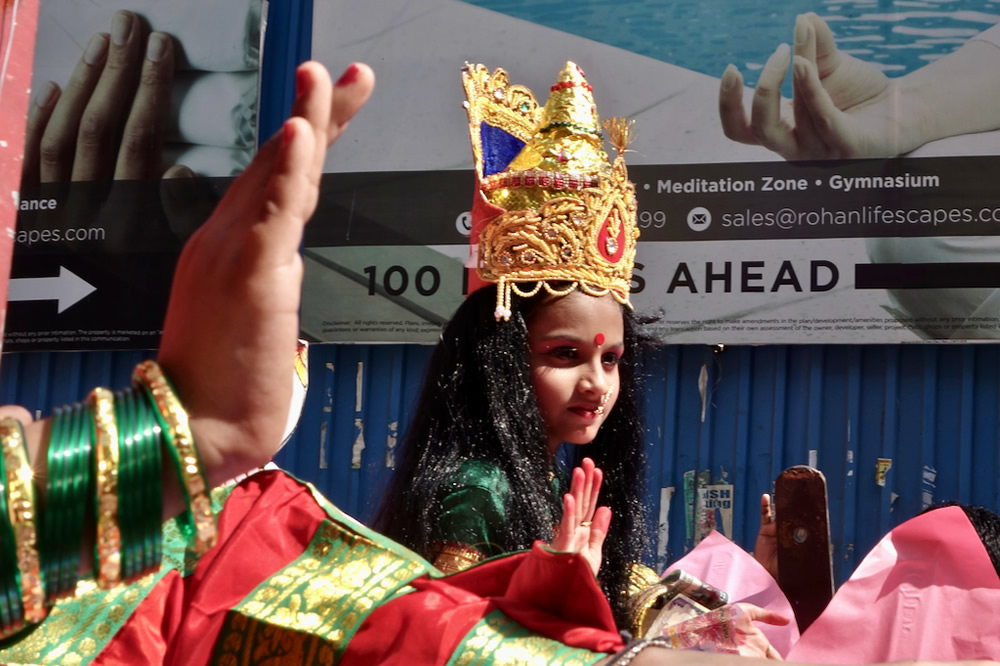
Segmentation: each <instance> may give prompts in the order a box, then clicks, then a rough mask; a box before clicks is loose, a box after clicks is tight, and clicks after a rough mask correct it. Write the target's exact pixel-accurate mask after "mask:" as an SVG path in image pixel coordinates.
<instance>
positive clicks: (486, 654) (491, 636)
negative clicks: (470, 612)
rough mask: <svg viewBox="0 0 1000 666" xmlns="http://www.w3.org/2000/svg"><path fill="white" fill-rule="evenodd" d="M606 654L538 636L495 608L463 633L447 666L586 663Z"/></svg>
mask: <svg viewBox="0 0 1000 666" xmlns="http://www.w3.org/2000/svg"><path fill="white" fill-rule="evenodd" d="M607 656H608V655H606V654H602V653H597V652H590V651H589V650H583V649H579V648H572V647H568V646H566V645H564V644H563V643H559V642H558V641H554V640H552V639H550V638H545V637H544V636H539V635H537V634H534V633H532V632H530V631H529V630H528V629H526V628H525V627H523V626H521V625H520V624H518V623H517V622H515V621H514V620H511V619H510V618H508V617H507V616H506V615H504V614H503V613H501V612H500V611H494V612H493V613H490V614H489V615H487V616H486V617H485V618H483V619H482V620H480V621H479V622H478V623H477V624H476V626H474V627H473V628H472V629H471V630H470V631H469V633H468V634H466V635H465V638H464V639H462V642H461V643H460V644H459V646H458V649H456V650H455V653H454V654H453V655H452V657H451V659H450V660H449V661H448V666H494V665H495V666H500V665H501V664H503V666H531V665H533V664H555V665H556V666H588V665H590V664H594V663H596V662H598V661H600V660H601V659H604V658H605V657H607Z"/></svg>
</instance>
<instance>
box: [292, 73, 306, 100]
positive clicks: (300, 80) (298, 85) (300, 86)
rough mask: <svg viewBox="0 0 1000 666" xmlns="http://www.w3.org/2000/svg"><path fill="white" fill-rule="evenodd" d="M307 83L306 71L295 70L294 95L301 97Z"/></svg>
mask: <svg viewBox="0 0 1000 666" xmlns="http://www.w3.org/2000/svg"><path fill="white" fill-rule="evenodd" d="M306 83H307V77H306V70H305V69H303V68H301V67H299V68H298V69H297V70H295V94H296V96H298V95H301V94H302V93H303V92H304V91H305V87H306Z"/></svg>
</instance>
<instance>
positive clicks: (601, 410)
mask: <svg viewBox="0 0 1000 666" xmlns="http://www.w3.org/2000/svg"><path fill="white" fill-rule="evenodd" d="M614 390H615V387H614V386H611V387H609V388H608V390H607V391H605V392H604V393H603V394H602V395H601V404H600V405H598V407H597V409H596V410H595V411H596V412H597V415H598V416H600V415H602V414H604V405H606V404H608V400H609V399H610V398H611V392H612V391H614Z"/></svg>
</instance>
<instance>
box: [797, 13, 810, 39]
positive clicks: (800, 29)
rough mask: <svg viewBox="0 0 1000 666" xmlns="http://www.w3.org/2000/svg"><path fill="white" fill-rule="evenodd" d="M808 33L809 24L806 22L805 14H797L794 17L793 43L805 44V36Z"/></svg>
mask: <svg viewBox="0 0 1000 666" xmlns="http://www.w3.org/2000/svg"><path fill="white" fill-rule="evenodd" d="M808 34H809V26H808V24H807V23H806V17H805V16H797V17H796V18H795V43H796V44H805V43H806V36H807V35H808Z"/></svg>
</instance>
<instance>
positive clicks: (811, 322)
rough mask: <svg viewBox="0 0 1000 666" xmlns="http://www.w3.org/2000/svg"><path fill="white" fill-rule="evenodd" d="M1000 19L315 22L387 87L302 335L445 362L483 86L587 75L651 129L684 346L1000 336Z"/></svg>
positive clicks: (340, 208)
mask: <svg viewBox="0 0 1000 666" xmlns="http://www.w3.org/2000/svg"><path fill="white" fill-rule="evenodd" d="M997 23H1000V12H998V11H997V10H996V7H995V6H994V5H993V4H991V3H989V2H985V1H981V0H957V1H955V2H943V1H937V0H928V1H927V2H921V3H919V6H917V5H916V4H913V5H911V4H905V5H904V4H901V3H892V2H885V1H877V2H844V3H833V4H831V3H820V2H817V1H815V0H797V1H795V2H790V3H784V4H779V5H775V4H774V3H765V2H759V1H757V0H732V1H731V2H726V3H721V2H698V1H697V0H680V1H671V2H666V1H663V2H649V1H645V0H643V1H639V0H627V1H624V2H620V1H618V2H611V1H610V0H609V1H607V2H593V3H587V4H586V5H585V6H584V5H580V6H576V5H575V6H573V7H567V8H565V9H562V8H560V9H555V8H553V6H552V5H551V3H533V2H528V1H526V0H524V1H521V2H515V1H501V0H475V1H474V2H461V1H459V0H427V1H426V2H422V3H419V4H414V3H405V2H402V1H400V0H390V1H387V2H380V3H359V2H350V1H349V0H343V1H336V2H323V3H316V5H315V9H314V17H313V42H312V44H313V57H314V58H315V59H317V60H319V61H321V62H323V63H324V64H326V65H327V66H328V67H329V68H330V69H331V71H340V70H341V69H342V68H343V67H344V66H346V65H347V64H348V63H349V62H351V61H353V60H363V61H366V62H368V63H369V64H371V65H372V66H373V68H374V69H375V72H376V76H377V78H378V88H377V89H376V92H375V94H374V96H373V98H372V100H371V102H370V103H369V105H368V107H367V108H366V109H365V111H364V112H363V113H362V114H360V115H359V116H358V118H356V119H355V120H354V121H353V122H352V126H351V130H350V132H349V133H348V135H346V136H345V137H344V141H342V142H341V143H339V144H338V145H337V147H336V148H335V149H334V150H333V151H331V153H330V154H329V155H328V158H327V164H326V171H327V173H326V175H325V177H324V184H323V196H322V197H321V202H320V209H319V212H318V214H317V216H316V218H315V219H314V221H313V224H312V225H310V227H309V229H308V230H307V237H306V249H305V258H306V285H305V288H304V289H305V291H304V294H303V332H304V334H305V335H306V336H307V337H310V338H311V339H313V340H320V341H335V342H434V341H436V339H437V336H438V331H439V328H440V326H441V324H442V323H443V322H445V321H447V319H448V318H449V317H450V314H451V312H453V311H454V309H455V308H456V307H457V305H458V304H459V303H460V302H461V299H462V298H463V286H464V285H463V273H464V271H463V264H464V263H465V262H466V261H467V260H468V237H467V234H468V222H469V213H468V210H469V207H470V205H471V201H472V194H473V187H474V180H473V174H472V171H471V169H472V156H471V150H470V148H469V141H468V130H467V118H466V114H465V111H464V110H463V108H462V105H461V103H462V101H463V99H464V96H463V92H462V88H461V83H460V76H459V70H460V68H461V66H462V65H463V64H464V63H465V62H473V63H482V64H485V65H486V66H487V67H489V68H491V69H493V68H496V67H502V68H504V69H506V70H507V71H508V73H509V75H510V79H511V82H512V83H515V84H522V85H526V86H528V87H529V88H531V89H532V90H533V91H534V92H535V94H536V96H537V97H539V98H540V101H544V98H545V96H546V95H547V90H548V87H549V86H550V85H551V84H552V83H553V82H554V81H555V77H556V76H557V74H558V72H559V71H560V69H561V68H562V66H563V64H564V63H565V62H566V61H567V60H573V61H574V62H576V63H577V64H578V65H580V66H581V67H582V68H583V70H584V71H585V72H586V74H587V78H588V81H589V82H590V83H591V84H592V85H593V88H594V91H595V98H596V100H597V104H598V109H599V112H600V114H601V116H602V118H606V117H610V116H626V117H629V118H632V119H635V120H636V123H637V134H636V139H635V142H634V143H633V144H632V146H631V150H630V153H629V155H627V159H628V162H629V173H630V176H631V178H632V180H633V181H635V183H636V187H637V194H638V198H639V207H640V211H639V215H638V223H639V226H640V228H641V231H642V235H641V237H640V239H639V248H638V254H637V263H636V271H635V279H634V282H633V294H634V296H633V303H634V304H635V306H636V308H637V310H640V311H643V312H647V313H659V314H660V317H659V320H658V322H656V323H655V324H653V325H652V326H653V327H654V328H655V330H656V333H657V334H658V335H659V336H660V337H661V338H662V339H663V340H665V341H667V342H674V343H729V344H741V343H895V342H920V341H929V340H941V341H960V340H991V339H997V338H1000V295H998V293H997V292H996V289H997V288H998V287H1000V239H998V237H997V228H998V226H1000V194H998V190H997V187H996V183H997V182H1000V181H998V178H1000V159H998V158H997V156H998V155H1000V132H998V131H996V128H1000V110H998V109H1000V107H998V106H997V105H996V103H995V97H996V91H997V87H998V86H1000V79H998V76H997V74H996V72H997V71H1000V69H998V68H997V67H996V66H995V63H997V62H1000V46H998V45H997V44H998V42H1000V28H995V27H994V25H995V24H997Z"/></svg>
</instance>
